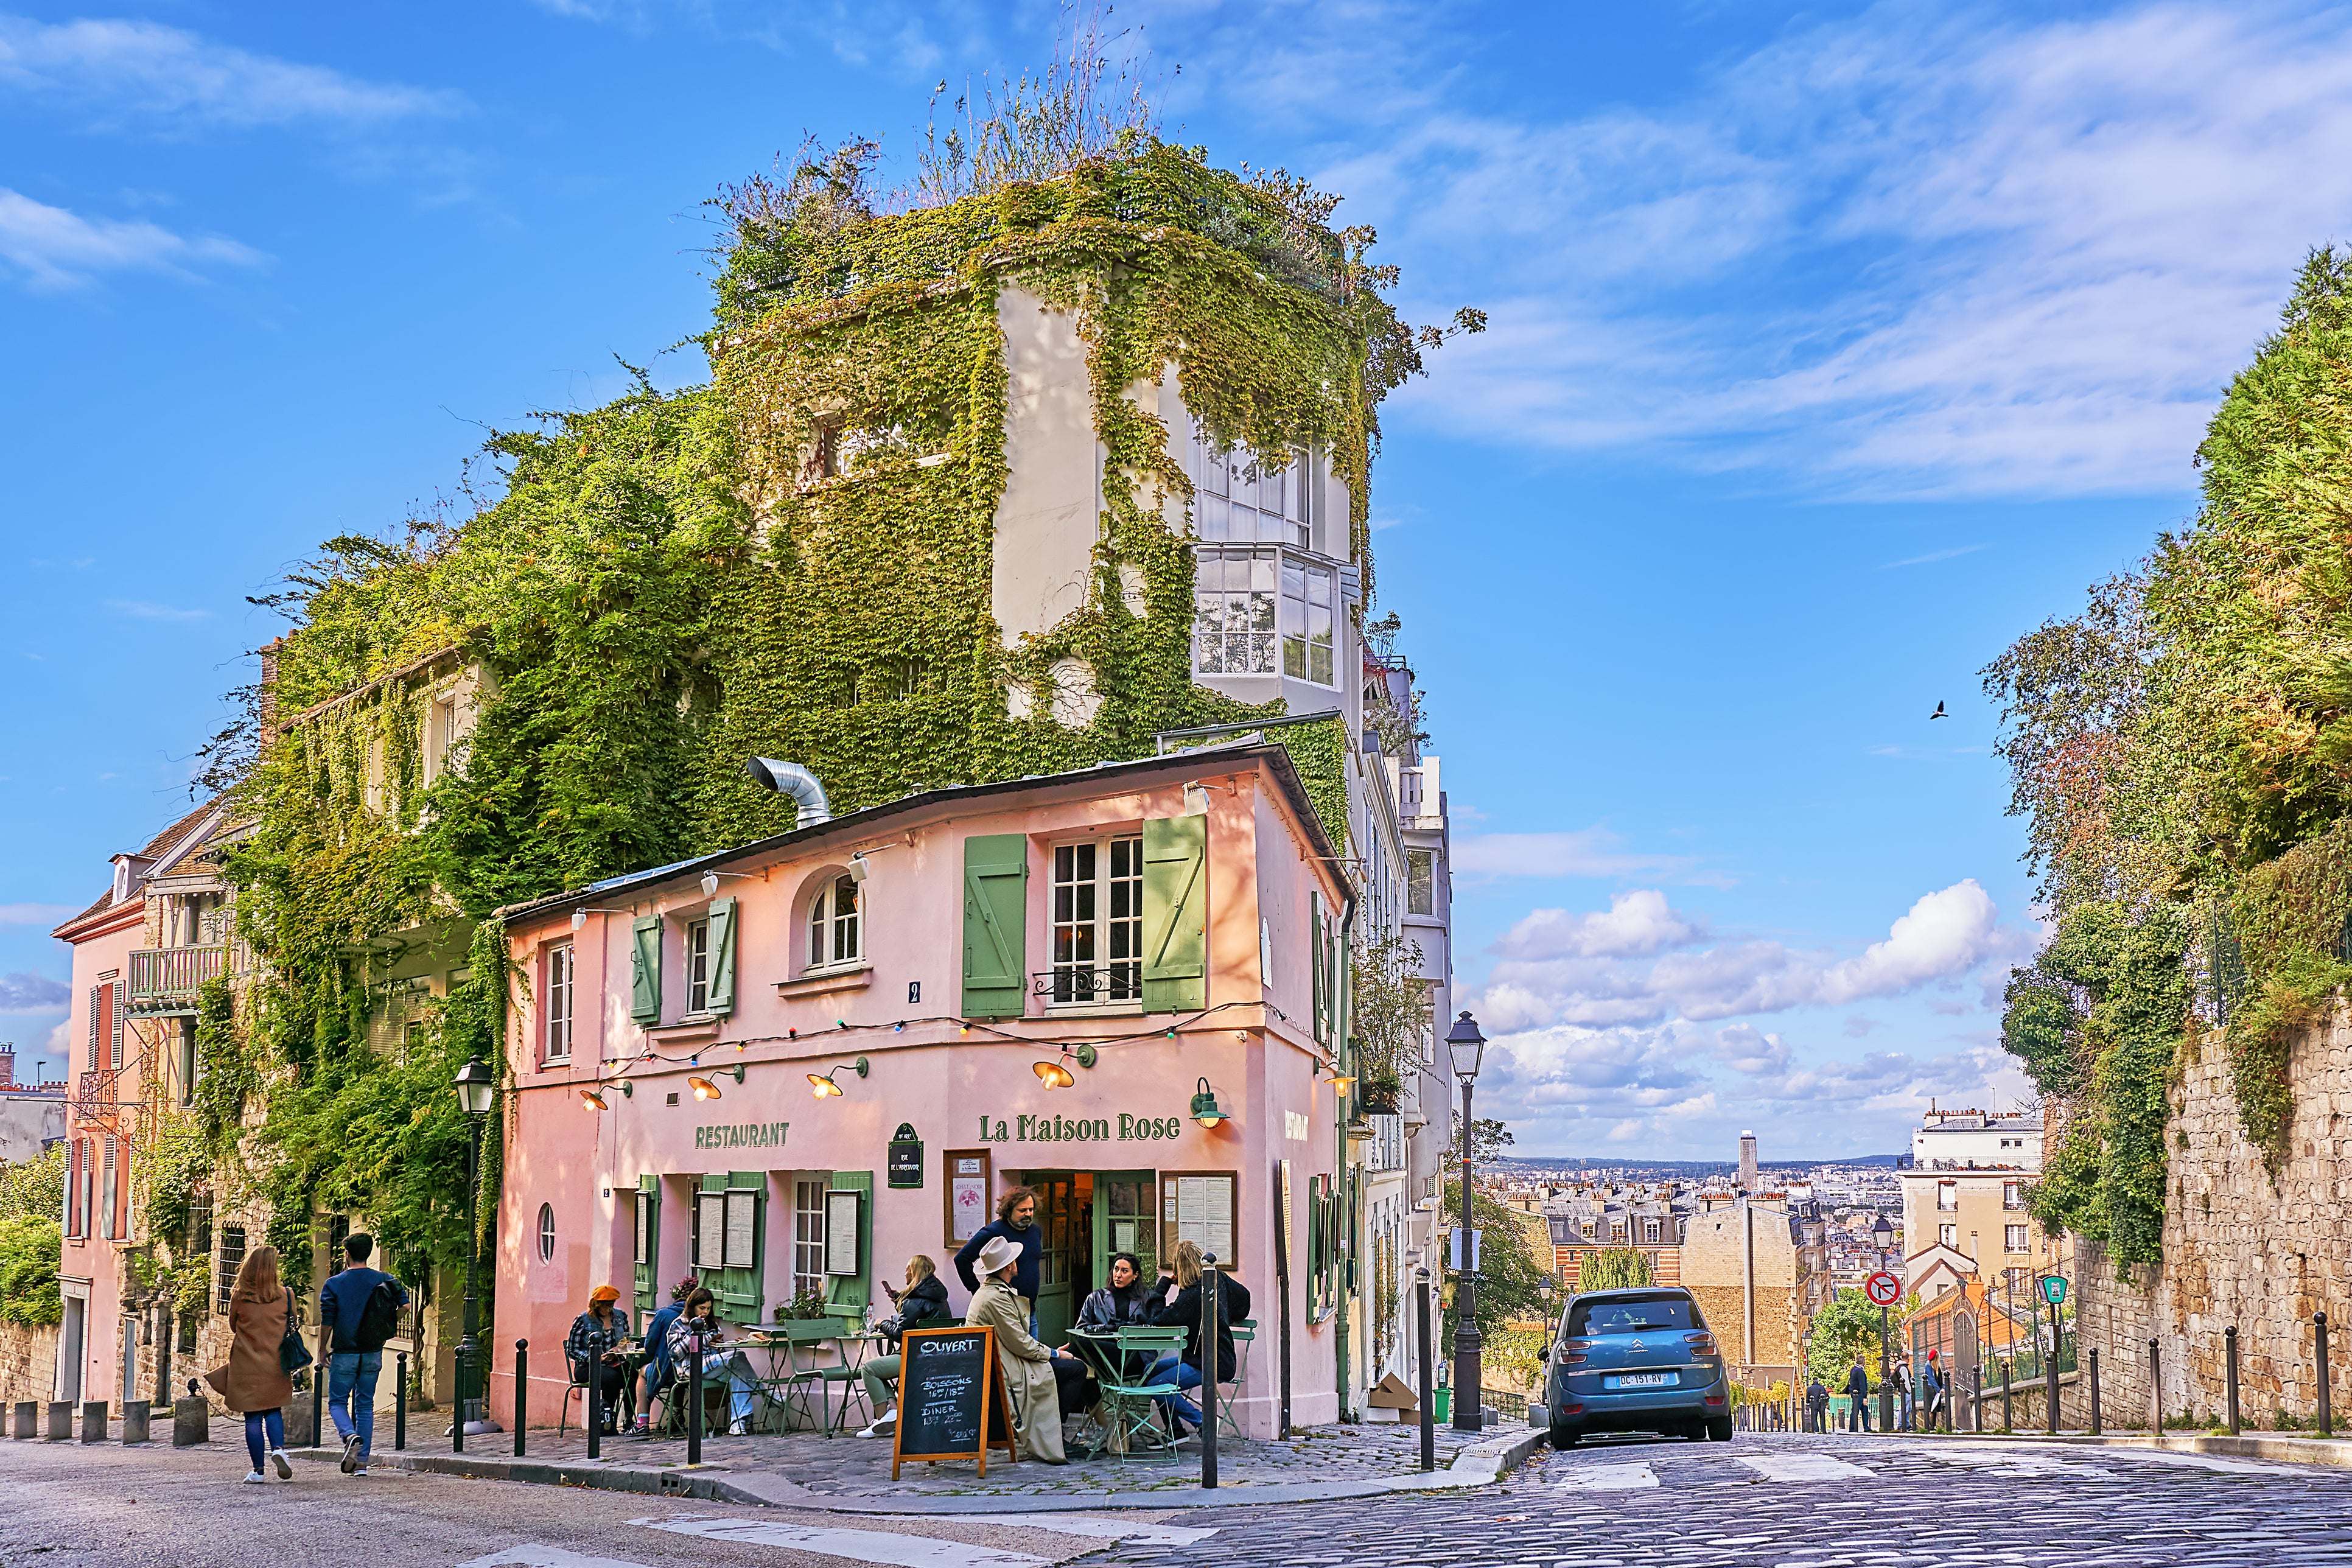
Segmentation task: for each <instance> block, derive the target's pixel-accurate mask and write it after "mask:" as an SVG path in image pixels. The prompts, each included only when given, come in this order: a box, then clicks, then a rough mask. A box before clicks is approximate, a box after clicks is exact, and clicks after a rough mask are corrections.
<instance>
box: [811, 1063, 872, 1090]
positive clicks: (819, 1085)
mask: <svg viewBox="0 0 2352 1568" xmlns="http://www.w3.org/2000/svg"><path fill="white" fill-rule="evenodd" d="M840 1070H841V1068H838V1067H836V1068H833V1069H832V1071H830V1072H813V1073H811V1074H809V1075H808V1080H809V1092H810V1093H811V1094H814V1095H815V1096H816V1097H817V1098H818V1099H819V1100H838V1099H840V1098H841V1085H839V1084H838V1083H835V1081H834V1079H833V1075H834V1073H837V1072H839V1071H840ZM849 1070H850V1071H852V1072H854V1073H856V1075H857V1076H858V1077H859V1078H864V1077H865V1076H866V1058H864V1057H860V1058H857V1059H856V1061H854V1062H851V1063H850V1064H849Z"/></svg>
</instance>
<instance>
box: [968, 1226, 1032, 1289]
mask: <svg viewBox="0 0 2352 1568" xmlns="http://www.w3.org/2000/svg"><path fill="white" fill-rule="evenodd" d="M1020 1261H1021V1244H1020V1243H1019V1242H1017V1241H1008V1240H1007V1239H1005V1238H1004V1237H1001V1236H992V1237H989V1238H988V1239H987V1240H986V1241H984V1242H982V1244H981V1248H980V1257H979V1258H977V1259H976V1260H974V1265H973V1266H974V1267H975V1268H978V1269H979V1271H980V1277H981V1278H982V1279H988V1278H989V1277H990V1276H992V1275H993V1274H994V1273H995V1272H996V1271H997V1270H998V1269H1000V1268H1003V1267H1004V1266H1005V1265H1006V1264H1008V1263H1018V1262H1020Z"/></svg>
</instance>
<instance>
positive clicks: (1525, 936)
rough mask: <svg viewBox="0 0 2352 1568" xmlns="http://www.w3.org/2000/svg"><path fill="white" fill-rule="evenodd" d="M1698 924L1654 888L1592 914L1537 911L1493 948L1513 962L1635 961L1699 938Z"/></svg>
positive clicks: (1619, 898) (1622, 896)
mask: <svg viewBox="0 0 2352 1568" xmlns="http://www.w3.org/2000/svg"><path fill="white" fill-rule="evenodd" d="M1700 930H1701V925H1700V922H1697V921H1694V920H1693V919H1692V918H1691V917H1690V916H1688V915H1685V914H1681V913H1678V912H1677V911H1675V910H1673V909H1671V908H1669V907H1668V906H1667V903H1666V896H1665V894H1664V893H1661V892H1658V891H1656V890H1655V889H1641V890H1639V891H1635V892H1630V893H1617V894H1613V895H1612V897H1611V898H1610V900H1609V908H1608V909H1607V910H1595V911H1593V912H1592V913H1590V914H1581V915H1578V914H1570V912H1569V911H1568V910H1535V911H1534V912H1533V913H1531V914H1529V915H1528V916H1527V917H1526V918H1525V919H1523V920H1521V921H1519V923H1518V924H1517V925H1515V926H1513V927H1512V928H1511V929H1510V931H1509V932H1508V934H1507V935H1506V936H1505V937H1504V938H1503V939H1502V940H1501V941H1500V942H1496V944H1495V951H1496V952H1500V953H1505V954H1507V955H1508V956H1510V957H1513V958H1633V957H1638V956H1640V955H1642V954H1645V953H1652V952H1659V951H1661V950H1662V949H1664V948H1669V947H1679V946H1681V945H1682V944H1683V943H1685V942H1689V941H1690V940H1692V938H1694V937H1696V935H1698V934H1699V931H1700Z"/></svg>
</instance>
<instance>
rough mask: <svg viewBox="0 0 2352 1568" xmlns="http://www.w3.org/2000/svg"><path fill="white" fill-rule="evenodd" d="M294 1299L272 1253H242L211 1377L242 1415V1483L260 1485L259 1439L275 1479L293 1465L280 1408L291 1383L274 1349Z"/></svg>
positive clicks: (286, 1476) (289, 1473) (290, 1475)
mask: <svg viewBox="0 0 2352 1568" xmlns="http://www.w3.org/2000/svg"><path fill="white" fill-rule="evenodd" d="M292 1310H294V1297H293V1295H292V1293H291V1292H290V1291H289V1290H288V1289H286V1287H285V1286H284V1285H283V1284H282V1283H281V1282H280V1281H279V1280H278V1249H277V1248H276V1247H256V1248H255V1249H254V1250H253V1251H251V1252H248V1253H247V1254H246V1255H245V1262H244V1264H243V1266H242V1267H240V1268H238V1269H237V1271H236V1289H234V1290H233V1291H231V1292H230V1295H229V1303H228V1324H229V1331H230V1332H231V1333H232V1334H234V1335H235V1336H236V1337H235V1338H234V1339H232V1340H231V1341H230V1342H229V1349H228V1365H226V1366H225V1367H223V1368H222V1369H221V1370H220V1372H219V1373H215V1374H214V1377H213V1383H214V1386H215V1387H216V1388H218V1389H219V1390H220V1394H221V1398H222V1399H223V1400H225V1401H226V1402H227V1405H228V1407H229V1408H230V1409H231V1410H236V1411H241V1412H242V1413H243V1414H244V1415H245V1451H246V1452H247V1454H249V1455H251V1456H252V1458H253V1473H252V1474H250V1475H248V1476H247V1477H246V1478H245V1479H246V1481H247V1484H248V1485H251V1486H259V1485H260V1484H261V1481H262V1476H261V1459H262V1451H263V1440H264V1438H265V1436H266V1437H267V1439H268V1456H269V1458H270V1460H271V1462H273V1463H274V1464H276V1466H277V1467H278V1479H279V1480H281V1481H290V1480H292V1479H294V1467H293V1466H292V1465H291V1464H289V1463H288V1462H287V1458H286V1415H285V1409H286V1406H287V1405H290V1404H292V1403H293V1401H294V1380H293V1378H292V1377H291V1376H289V1375H288V1373H286V1372H285V1371H284V1370H283V1369H282V1368H280V1366H279V1365H278V1343H279V1342H280V1341H282V1340H284V1339H285V1337H286V1322H287V1314H288V1313H289V1312H291V1311H292Z"/></svg>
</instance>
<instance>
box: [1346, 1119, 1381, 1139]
mask: <svg viewBox="0 0 2352 1568" xmlns="http://www.w3.org/2000/svg"><path fill="white" fill-rule="evenodd" d="M1375 1136H1376V1134H1375V1133H1374V1132H1373V1131H1372V1124H1371V1123H1370V1122H1369V1121H1365V1120H1364V1119H1363V1118H1362V1117H1360V1116H1359V1117H1358V1118H1356V1120H1354V1121H1350V1122H1349V1123H1348V1142H1350V1143H1369V1142H1371V1141H1372V1139H1373V1138H1374V1137H1375Z"/></svg>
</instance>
